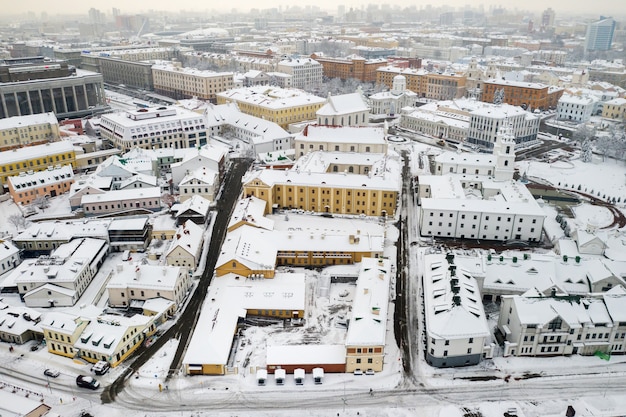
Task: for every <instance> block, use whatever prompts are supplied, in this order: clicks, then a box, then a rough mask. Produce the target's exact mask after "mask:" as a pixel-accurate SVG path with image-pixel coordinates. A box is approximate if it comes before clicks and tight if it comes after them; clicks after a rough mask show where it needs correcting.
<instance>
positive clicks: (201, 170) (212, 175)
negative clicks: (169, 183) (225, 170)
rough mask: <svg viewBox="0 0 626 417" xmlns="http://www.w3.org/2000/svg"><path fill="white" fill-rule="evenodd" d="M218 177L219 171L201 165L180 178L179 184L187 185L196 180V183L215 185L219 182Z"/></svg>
mask: <svg viewBox="0 0 626 417" xmlns="http://www.w3.org/2000/svg"><path fill="white" fill-rule="evenodd" d="M217 177H218V172H217V171H214V170H212V169H211V168H207V167H206V166H201V167H198V168H196V169H194V170H193V171H191V172H190V173H188V174H187V175H185V177H184V178H183V179H182V180H180V184H179V186H183V185H187V184H190V183H192V182H195V183H196V185H209V186H213V185H214V184H215V183H216V182H217Z"/></svg>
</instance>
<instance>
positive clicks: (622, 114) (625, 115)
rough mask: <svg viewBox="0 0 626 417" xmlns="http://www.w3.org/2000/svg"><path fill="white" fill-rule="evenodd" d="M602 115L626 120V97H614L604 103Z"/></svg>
mask: <svg viewBox="0 0 626 417" xmlns="http://www.w3.org/2000/svg"><path fill="white" fill-rule="evenodd" d="M602 117H606V118H607V119H616V120H626V98H614V99H613V100H609V101H607V102H606V103H604V106H603V107H602Z"/></svg>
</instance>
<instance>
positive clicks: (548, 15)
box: [541, 7, 554, 29]
mask: <svg viewBox="0 0 626 417" xmlns="http://www.w3.org/2000/svg"><path fill="white" fill-rule="evenodd" d="M552 26H554V10H552V8H551V7H548V8H547V9H546V10H544V11H543V13H542V14H541V27H542V28H544V29H545V28H549V27H552Z"/></svg>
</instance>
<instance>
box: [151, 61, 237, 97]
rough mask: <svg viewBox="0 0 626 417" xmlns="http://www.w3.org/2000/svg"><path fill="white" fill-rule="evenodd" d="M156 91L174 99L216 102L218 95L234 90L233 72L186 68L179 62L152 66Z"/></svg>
mask: <svg viewBox="0 0 626 417" xmlns="http://www.w3.org/2000/svg"><path fill="white" fill-rule="evenodd" d="M152 77H153V79H154V91H155V92H157V93H159V94H163V95H166V96H169V97H172V98H176V99H181V98H192V97H197V98H199V99H202V100H211V101H213V102H215V100H216V94H217V93H221V92H223V91H226V90H230V89H231V88H233V86H234V85H233V73H232V72H214V71H200V70H197V69H195V68H184V67H182V64H181V63H179V62H174V63H161V64H155V65H153V66H152Z"/></svg>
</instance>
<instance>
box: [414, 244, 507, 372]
mask: <svg viewBox="0 0 626 417" xmlns="http://www.w3.org/2000/svg"><path fill="white" fill-rule="evenodd" d="M423 265H424V270H423V276H422V279H423V285H424V318H425V322H426V329H425V331H426V362H427V363H428V364H429V365H431V366H435V367H438V368H446V367H455V366H469V365H476V364H478V363H479V362H480V361H481V360H482V358H483V357H487V358H489V357H491V356H492V354H493V348H494V346H495V345H494V344H493V343H492V342H491V332H490V331H489V325H488V324H487V318H486V316H485V311H484V309H483V304H482V300H481V297H480V291H479V289H478V284H477V283H476V280H475V279H474V278H473V277H472V276H471V274H469V273H468V272H467V271H465V270H463V269H461V268H457V266H456V265H455V264H454V255H453V254H448V255H444V254H427V255H424V256H423Z"/></svg>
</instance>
